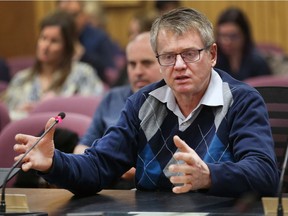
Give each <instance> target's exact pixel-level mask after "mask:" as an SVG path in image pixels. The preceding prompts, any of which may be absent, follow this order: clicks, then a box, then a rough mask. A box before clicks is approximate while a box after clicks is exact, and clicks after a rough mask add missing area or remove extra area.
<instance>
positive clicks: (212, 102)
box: [149, 69, 223, 110]
mask: <svg viewBox="0 0 288 216" xmlns="http://www.w3.org/2000/svg"><path fill="white" fill-rule="evenodd" d="M149 94H150V95H151V96H153V97H155V98H156V99H158V100H159V101H161V102H162V103H167V107H168V108H169V109H170V110H175V108H176V106H177V105H176V101H175V97H174V95H173V92H172V90H171V88H170V87H169V86H168V85H167V84H166V85H164V86H162V87H160V88H158V89H155V90H153V91H151V92H150V93H149ZM199 104H203V105H206V106H223V91H222V79H221V77H220V76H219V74H218V73H217V72H216V71H215V70H214V69H212V71H211V79H210V82H209V85H208V88H207V90H206V92H205V93H204V95H203V97H202V99H201V101H200V102H199ZM197 107H198V106H197Z"/></svg>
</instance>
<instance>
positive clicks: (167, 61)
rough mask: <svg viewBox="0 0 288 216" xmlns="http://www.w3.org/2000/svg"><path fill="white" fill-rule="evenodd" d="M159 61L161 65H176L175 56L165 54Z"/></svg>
mask: <svg viewBox="0 0 288 216" xmlns="http://www.w3.org/2000/svg"><path fill="white" fill-rule="evenodd" d="M158 59H159V62H160V64H161V65H172V64H174V63H175V54H163V55H160V56H159V57H158Z"/></svg>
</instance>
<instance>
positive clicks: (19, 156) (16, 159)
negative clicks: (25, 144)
mask: <svg viewBox="0 0 288 216" xmlns="http://www.w3.org/2000/svg"><path fill="white" fill-rule="evenodd" d="M23 155H24V153H23V154H20V155H17V156H15V157H14V161H18V160H19V159H20V158H22V157H23Z"/></svg>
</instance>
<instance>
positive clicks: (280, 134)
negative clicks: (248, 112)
mask: <svg viewBox="0 0 288 216" xmlns="http://www.w3.org/2000/svg"><path fill="white" fill-rule="evenodd" d="M256 89H257V90H258V91H259V93H260V94H261V95H262V97H263V99H264V101H265V103H266V105H267V109H268V114H269V121H270V125H271V130H272V135H273V139H274V145H275V146H274V148H275V154H276V156H277V161H278V166H279V168H280V169H281V170H282V165H283V161H284V156H285V152H286V148H287V147H288V87H283V86H259V87H256ZM283 185H284V187H283V189H284V191H285V192H288V170H286V174H285V177H284V184H283Z"/></svg>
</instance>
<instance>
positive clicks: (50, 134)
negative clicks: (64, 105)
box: [45, 117, 56, 140]
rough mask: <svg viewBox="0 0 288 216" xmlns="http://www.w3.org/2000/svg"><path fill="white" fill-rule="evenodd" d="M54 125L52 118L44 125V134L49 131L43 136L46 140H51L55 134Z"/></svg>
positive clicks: (54, 121)
mask: <svg viewBox="0 0 288 216" xmlns="http://www.w3.org/2000/svg"><path fill="white" fill-rule="evenodd" d="M55 124H56V120H55V118H54V117H52V118H50V119H49V120H48V122H47V123H46V126H45V132H46V131H48V130H49V131H48V133H47V134H46V135H45V136H46V138H47V139H51V140H53V137H54V133H55V127H54V126H55Z"/></svg>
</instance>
